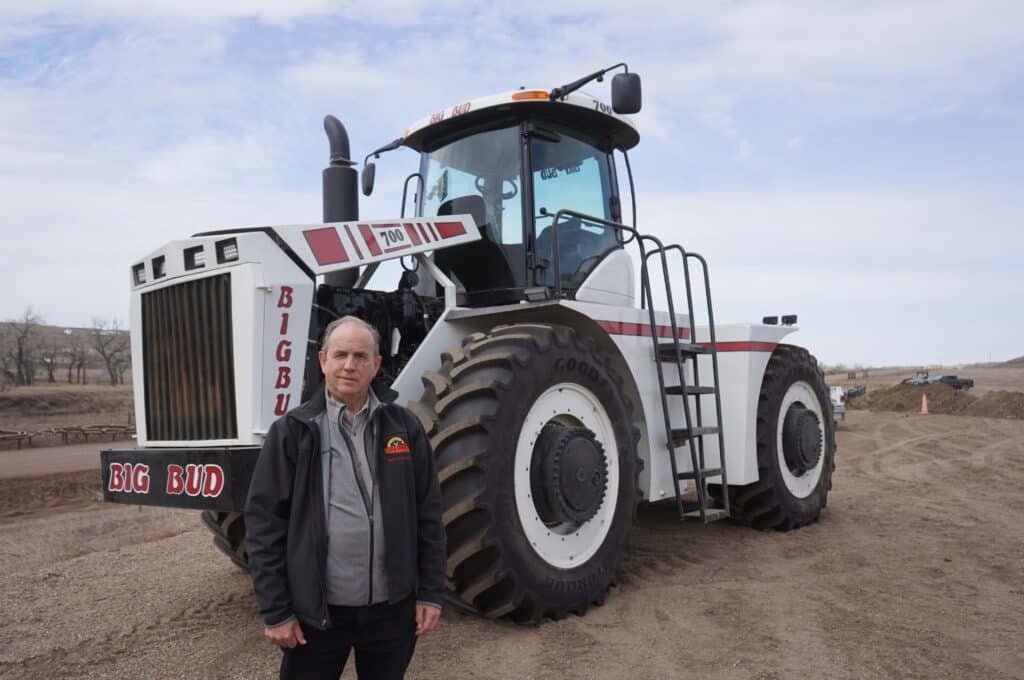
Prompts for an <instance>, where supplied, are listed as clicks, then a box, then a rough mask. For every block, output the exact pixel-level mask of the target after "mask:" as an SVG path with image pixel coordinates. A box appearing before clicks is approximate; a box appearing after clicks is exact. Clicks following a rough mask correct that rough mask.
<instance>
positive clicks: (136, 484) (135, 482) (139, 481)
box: [132, 463, 149, 493]
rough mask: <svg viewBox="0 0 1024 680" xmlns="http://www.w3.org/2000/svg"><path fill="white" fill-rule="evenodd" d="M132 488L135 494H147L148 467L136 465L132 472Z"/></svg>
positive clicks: (142, 464)
mask: <svg viewBox="0 0 1024 680" xmlns="http://www.w3.org/2000/svg"><path fill="white" fill-rule="evenodd" d="M132 487H133V488H134V489H135V492H136V493H149V466H148V465H146V464H144V463H138V464H136V466H135V469H134V470H132Z"/></svg>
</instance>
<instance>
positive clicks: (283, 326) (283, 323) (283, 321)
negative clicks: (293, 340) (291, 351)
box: [281, 312, 288, 335]
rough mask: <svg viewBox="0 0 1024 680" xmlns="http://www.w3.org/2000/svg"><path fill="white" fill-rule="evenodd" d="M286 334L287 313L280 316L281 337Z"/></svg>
mask: <svg viewBox="0 0 1024 680" xmlns="http://www.w3.org/2000/svg"><path fill="white" fill-rule="evenodd" d="M287 334H288V312H283V313H282V314H281V335H287Z"/></svg>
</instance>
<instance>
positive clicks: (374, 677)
mask: <svg viewBox="0 0 1024 680" xmlns="http://www.w3.org/2000/svg"><path fill="white" fill-rule="evenodd" d="M330 613H331V627H330V628H328V629H327V630H320V629H318V628H314V627H312V626H307V625H306V624H302V632H303V634H304V635H305V636H306V644H305V645H298V646H297V647H295V648H294V649H285V650H284V658H282V659H281V679H282V680H286V679H287V680H292V679H298V678H302V680H306V678H309V679H311V680H319V679H320V678H323V679H324V680H327V679H328V678H330V680H338V678H339V677H340V676H341V672H342V671H343V670H344V669H345V662H346V661H348V655H349V652H350V651H352V649H353V648H354V649H355V652H356V672H357V674H358V675H359V678H360V680H400V679H401V678H402V677H404V676H405V669H406V667H407V666H408V665H409V662H410V661H411V660H412V653H413V649H415V647H416V598H415V597H412V596H410V597H408V598H406V599H405V600H402V601H401V602H398V603H396V604H388V603H386V602H385V603H382V604H375V605H373V606H369V607H333V606H332V607H330Z"/></svg>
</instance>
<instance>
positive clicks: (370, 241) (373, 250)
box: [359, 224, 380, 255]
mask: <svg viewBox="0 0 1024 680" xmlns="http://www.w3.org/2000/svg"><path fill="white" fill-rule="evenodd" d="M359 233H360V234H362V235H363V241H365V242H366V247H367V248H369V250H370V255H380V246H379V245H377V237H376V236H374V235H373V230H372V229H370V225H368V224H360V225H359Z"/></svg>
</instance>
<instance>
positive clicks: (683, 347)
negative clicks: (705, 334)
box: [658, 342, 711, 361]
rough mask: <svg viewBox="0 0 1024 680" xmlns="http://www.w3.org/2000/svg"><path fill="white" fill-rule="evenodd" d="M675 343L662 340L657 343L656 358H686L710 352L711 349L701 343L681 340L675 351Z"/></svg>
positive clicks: (672, 359)
mask: <svg viewBox="0 0 1024 680" xmlns="http://www.w3.org/2000/svg"><path fill="white" fill-rule="evenodd" d="M676 347H677V346H676V345H675V344H674V343H671V342H663V343H659V344H658V358H659V359H660V360H662V361H676V360H677V359H679V358H681V359H686V358H688V357H691V356H696V355H698V354H710V353H711V349H710V348H709V347H704V346H702V345H694V344H692V343H689V342H681V343H679V345H678V348H679V351H678V353H677V352H676Z"/></svg>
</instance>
